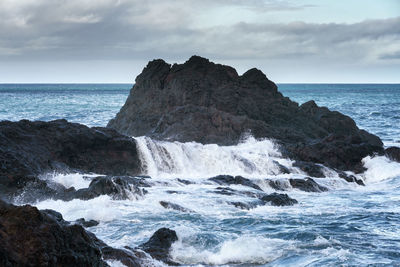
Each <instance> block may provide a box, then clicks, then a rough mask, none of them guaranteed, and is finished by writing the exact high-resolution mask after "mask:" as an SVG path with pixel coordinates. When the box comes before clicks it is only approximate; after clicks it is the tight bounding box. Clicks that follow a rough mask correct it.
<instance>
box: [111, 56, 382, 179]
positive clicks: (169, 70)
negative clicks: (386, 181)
mask: <svg viewBox="0 0 400 267" xmlns="http://www.w3.org/2000/svg"><path fill="white" fill-rule="evenodd" d="M108 127H110V128H113V129H116V130H118V131H119V132H121V133H123V134H127V135H134V136H143V135H147V136H151V137H153V138H157V139H164V140H175V141H181V142H186V141H196V142H200V143H204V144H206V143H216V144H220V145H234V144H237V143H238V141H239V140H240V139H241V138H242V136H243V135H244V134H246V133H248V132H251V134H252V135H253V136H254V137H256V138H265V137H266V138H270V139H273V140H275V141H276V142H277V143H278V144H279V145H280V148H281V151H282V152H283V154H284V155H285V156H289V157H290V158H292V159H294V160H298V161H304V162H313V163H320V164H324V165H326V166H328V167H332V168H338V169H341V170H353V171H356V172H361V171H363V167H362V164H361V159H362V158H364V157H365V156H367V155H372V154H374V153H381V154H382V153H383V147H382V142H381V140H380V139H379V138H378V137H377V136H375V135H372V134H369V133H368V132H366V131H364V130H360V129H359V128H358V127H357V126H356V124H355V122H354V121H353V120H352V119H351V118H350V117H348V116H345V115H343V114H341V113H339V112H336V111H330V110H329V109H327V108H325V107H318V106H317V105H316V104H315V102H314V101H309V102H307V103H304V104H302V105H301V106H299V105H298V104H297V103H295V102H293V101H291V100H290V99H289V98H287V97H284V96H283V95H282V94H281V93H280V92H278V90H277V86H276V85H275V84H274V83H273V82H272V81H270V80H269V79H268V78H267V77H266V76H265V75H264V74H263V73H262V72H261V71H260V70H257V69H251V70H249V71H247V72H245V73H244V74H243V75H241V76H240V75H238V74H237V72H236V70H235V69H233V68H232V67H229V66H224V65H220V64H215V63H212V62H210V61H209V60H208V59H205V58H202V57H199V56H193V57H191V58H190V59H189V60H188V61H186V62H185V63H184V64H174V65H172V66H171V65H170V64H168V63H166V62H164V61H163V60H161V59H158V60H154V61H151V62H149V63H148V65H147V66H146V67H145V68H144V69H143V71H142V73H141V74H140V75H139V76H138V77H137V78H136V83H135V85H134V87H133V88H132V90H131V92H130V95H129V97H128V99H127V100H126V103H125V105H124V106H123V107H122V108H121V110H120V111H119V113H118V114H117V115H116V117H115V118H114V119H112V120H111V121H110V122H109V123H108Z"/></svg>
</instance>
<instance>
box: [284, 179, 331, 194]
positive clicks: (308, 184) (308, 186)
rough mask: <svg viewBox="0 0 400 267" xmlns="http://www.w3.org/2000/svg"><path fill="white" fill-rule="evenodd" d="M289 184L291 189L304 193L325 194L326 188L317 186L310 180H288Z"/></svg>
mask: <svg viewBox="0 0 400 267" xmlns="http://www.w3.org/2000/svg"><path fill="white" fill-rule="evenodd" d="M289 183H290V185H291V186H292V187H293V188H297V189H299V190H301V191H305V192H318V193H320V192H326V191H328V188H326V187H325V186H322V185H319V184H318V183H316V182H315V181H314V180H313V179H311V178H306V179H289Z"/></svg>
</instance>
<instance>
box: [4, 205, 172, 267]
mask: <svg viewBox="0 0 400 267" xmlns="http://www.w3.org/2000/svg"><path fill="white" fill-rule="evenodd" d="M87 223H89V224H87ZM96 223H97V222H96V221H85V220H84V219H80V220H78V221H76V222H75V223H73V224H71V223H69V222H67V221H65V220H64V219H63V217H62V215H61V214H60V213H58V212H56V211H54V210H38V209H37V208H35V207H32V206H30V205H25V206H14V205H11V204H8V203H6V202H4V201H3V200H0V266H5V267H7V266H10V267H11V266H108V264H107V263H106V262H105V261H104V260H118V261H120V262H122V263H123V264H125V265H126V266H134V267H140V266H149V265H151V264H149V262H150V261H151V258H149V257H148V256H147V255H146V254H145V253H143V251H145V252H146V253H148V255H150V256H151V257H152V258H154V259H157V260H162V261H164V262H166V263H168V264H173V265H175V263H174V262H172V261H171V260H170V259H169V249H170V247H171V245H172V243H173V242H175V241H176V240H177V239H178V238H177V236H176V233H175V231H173V230H170V229H168V228H161V229H159V230H158V231H156V232H155V233H154V234H153V236H152V237H151V238H150V239H149V241H147V242H146V243H144V244H142V245H141V246H139V247H138V248H134V249H132V248H129V247H125V248H124V249H118V248H113V247H110V246H108V245H107V244H105V243H104V242H103V241H101V240H99V239H98V238H97V237H96V236H95V235H94V234H93V233H90V232H88V231H86V230H85V229H84V228H83V227H82V226H81V225H80V224H84V225H85V226H87V227H90V226H94V225H96ZM142 250H143V251H142Z"/></svg>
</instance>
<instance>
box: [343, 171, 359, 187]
mask: <svg viewBox="0 0 400 267" xmlns="http://www.w3.org/2000/svg"><path fill="white" fill-rule="evenodd" d="M338 174H339V177H340V178H343V179H345V180H346V181H347V182H349V183H356V184H358V185H363V186H365V184H364V181H363V180H362V179H358V178H357V177H355V176H354V175H348V174H346V173H345V172H341V171H338Z"/></svg>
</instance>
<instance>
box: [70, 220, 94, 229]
mask: <svg viewBox="0 0 400 267" xmlns="http://www.w3.org/2000/svg"><path fill="white" fill-rule="evenodd" d="M75 223H76V224H79V225H82V226H83V227H86V228H88V227H93V226H96V225H99V222H98V221H95V220H89V221H86V220H85V219H84V218H80V219H78V220H76V221H75Z"/></svg>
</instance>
